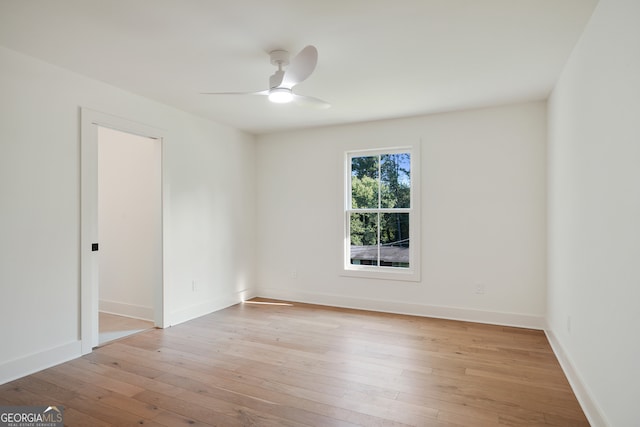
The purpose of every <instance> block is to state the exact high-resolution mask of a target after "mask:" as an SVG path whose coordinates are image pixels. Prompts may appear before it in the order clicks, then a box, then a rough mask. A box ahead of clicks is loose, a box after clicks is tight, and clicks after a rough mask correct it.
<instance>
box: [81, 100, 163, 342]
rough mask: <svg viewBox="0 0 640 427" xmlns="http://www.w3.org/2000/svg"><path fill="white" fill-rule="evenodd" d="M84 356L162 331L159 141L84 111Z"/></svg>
mask: <svg viewBox="0 0 640 427" xmlns="http://www.w3.org/2000/svg"><path fill="white" fill-rule="evenodd" d="M81 114H82V119H81V123H82V128H81V148H82V149H81V156H82V158H81V175H82V176H81V242H80V243H81V319H80V320H81V323H80V335H81V342H82V352H83V354H86V353H89V352H91V350H92V349H93V348H94V347H97V346H100V345H103V344H105V343H107V342H110V341H113V340H115V339H120V338H122V337H124V336H127V335H130V334H132V333H137V332H140V331H142V330H146V329H149V328H151V327H154V326H155V327H163V326H164V325H163V317H164V316H163V314H164V305H163V263H162V258H163V238H162V236H163V233H162V230H163V223H162V206H163V204H162V141H163V139H162V135H161V134H160V133H159V132H158V131H157V130H156V129H153V128H149V127H147V126H144V125H141V124H137V123H134V122H130V121H127V120H124V119H120V118H117V117H113V116H109V115H106V114H103V113H98V112H95V111H91V110H87V109H82V111H81Z"/></svg>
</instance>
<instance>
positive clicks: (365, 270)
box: [342, 143, 421, 282]
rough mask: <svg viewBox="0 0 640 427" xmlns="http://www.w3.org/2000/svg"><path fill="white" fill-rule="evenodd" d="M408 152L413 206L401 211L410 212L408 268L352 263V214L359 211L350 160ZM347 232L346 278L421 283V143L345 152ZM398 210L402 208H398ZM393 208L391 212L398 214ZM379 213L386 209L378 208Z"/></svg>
mask: <svg viewBox="0 0 640 427" xmlns="http://www.w3.org/2000/svg"><path fill="white" fill-rule="evenodd" d="M395 153H409V154H410V156H411V161H410V165H411V193H410V194H411V207H410V208H408V209H402V212H407V213H409V239H410V242H411V243H410V245H409V267H408V268H406V267H388V266H371V265H356V264H351V257H350V255H351V250H350V246H351V241H350V240H351V237H350V236H351V230H350V224H351V222H350V220H349V219H350V214H351V212H359V211H360V210H359V209H352V208H351V159H352V158H353V157H363V156H377V155H382V154H395ZM344 162H345V163H344V215H343V218H344V221H343V222H344V231H343V242H344V244H343V268H342V274H343V275H344V276H351V277H361V278H371V279H385V280H402V281H411V282H418V281H420V264H421V257H420V240H421V232H420V219H421V216H420V206H421V201H420V144H419V143H416V144H415V145H408V146H399V147H387V148H375V149H364V150H351V151H347V152H345V156H344ZM398 210H399V209H398ZM398 210H395V209H390V210H389V211H391V212H393V211H398ZM376 211H377V212H381V211H384V209H377V210H376Z"/></svg>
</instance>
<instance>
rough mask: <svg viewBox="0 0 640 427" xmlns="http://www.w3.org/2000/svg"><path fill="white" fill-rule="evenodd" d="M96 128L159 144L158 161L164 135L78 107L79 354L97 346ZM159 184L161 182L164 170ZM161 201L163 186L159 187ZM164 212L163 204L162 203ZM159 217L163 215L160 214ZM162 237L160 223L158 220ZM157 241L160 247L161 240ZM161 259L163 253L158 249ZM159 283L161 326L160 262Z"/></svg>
mask: <svg viewBox="0 0 640 427" xmlns="http://www.w3.org/2000/svg"><path fill="white" fill-rule="evenodd" d="M98 126H102V127H106V128H111V129H115V130H119V131H123V132H128V133H132V134H135V135H140V136H144V137H148V138H154V139H157V140H159V141H160V152H161V155H160V157H161V160H160V161H161V162H162V155H163V154H162V153H163V152H164V149H163V148H164V147H163V145H164V141H165V135H164V132H163V131H161V130H159V129H156V128H153V127H150V126H147V125H143V124H141V123H136V122H133V121H130V120H127V119H123V118H120V117H116V116H111V115H109V114H105V113H100V112H98V111H94V110H90V109H87V108H81V111H80V340H81V342H82V354H87V353H91V351H92V349H93V348H94V347H96V346H97V345H98V339H99V333H98V298H99V296H98V257H97V253H95V252H94V251H93V250H92V246H91V245H92V244H93V243H99V242H100V240H99V236H98ZM161 169H162V178H161V181H164V167H162V168H161ZM161 186H162V194H163V197H162V199H163V200H164V186H163V185H162V182H161ZM162 211H164V202H163V203H162ZM161 216H163V212H161ZM161 233H162V236H164V221H162V230H161ZM162 236H161V242H162V244H163V246H164V238H163V237H162ZM161 250H162V254H163V258H164V250H163V249H162V248H161ZM162 269H163V271H162V283H161V284H160V286H154V296H153V303H154V304H153V307H154V323H155V326H157V327H164V326H165V325H164V311H165V307H164V259H163V267H162Z"/></svg>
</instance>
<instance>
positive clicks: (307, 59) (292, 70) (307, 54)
mask: <svg viewBox="0 0 640 427" xmlns="http://www.w3.org/2000/svg"><path fill="white" fill-rule="evenodd" d="M269 56H270V57H271V63H272V64H273V65H275V66H277V67H278V70H277V71H276V72H275V73H274V74H273V75H272V76H271V77H269V89H267V90H262V91H259V92H205V93H203V95H265V96H268V97H269V101H271V102H274V103H278V104H284V103H287V102H292V101H293V102H295V103H297V104H302V105H308V106H311V107H315V108H329V107H330V106H331V104H329V103H328V102H326V101H323V100H321V99H318V98H314V97H312V96H306V95H298V94H297V93H294V92H293V88H294V86H295V85H297V84H299V83H301V82H303V81H305V80H306V79H307V78H308V77H309V76H310V75H311V73H313V70H314V69H315V68H316V64H317V63H318V50H317V49H316V48H315V47H314V46H311V45H309V46H307V47H305V48H304V49H302V50H301V51H300V53H298V54H297V55H296V56H295V57H294V58H293V59H292V60H291V61H289V52H287V51H286V50H274V51H271V52H270V53H269ZM283 67H286V69H283Z"/></svg>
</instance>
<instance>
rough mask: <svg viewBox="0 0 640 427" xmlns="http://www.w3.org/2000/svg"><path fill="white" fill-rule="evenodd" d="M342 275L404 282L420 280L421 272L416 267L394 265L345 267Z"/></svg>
mask: <svg viewBox="0 0 640 427" xmlns="http://www.w3.org/2000/svg"><path fill="white" fill-rule="evenodd" d="M341 275H342V276H346V277H359V278H364V279H381V280H393V281H402V282H419V281H420V273H419V272H417V271H416V270H414V269H400V268H393V267H388V268H385V267H354V266H349V267H345V268H343V270H342V274H341Z"/></svg>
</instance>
